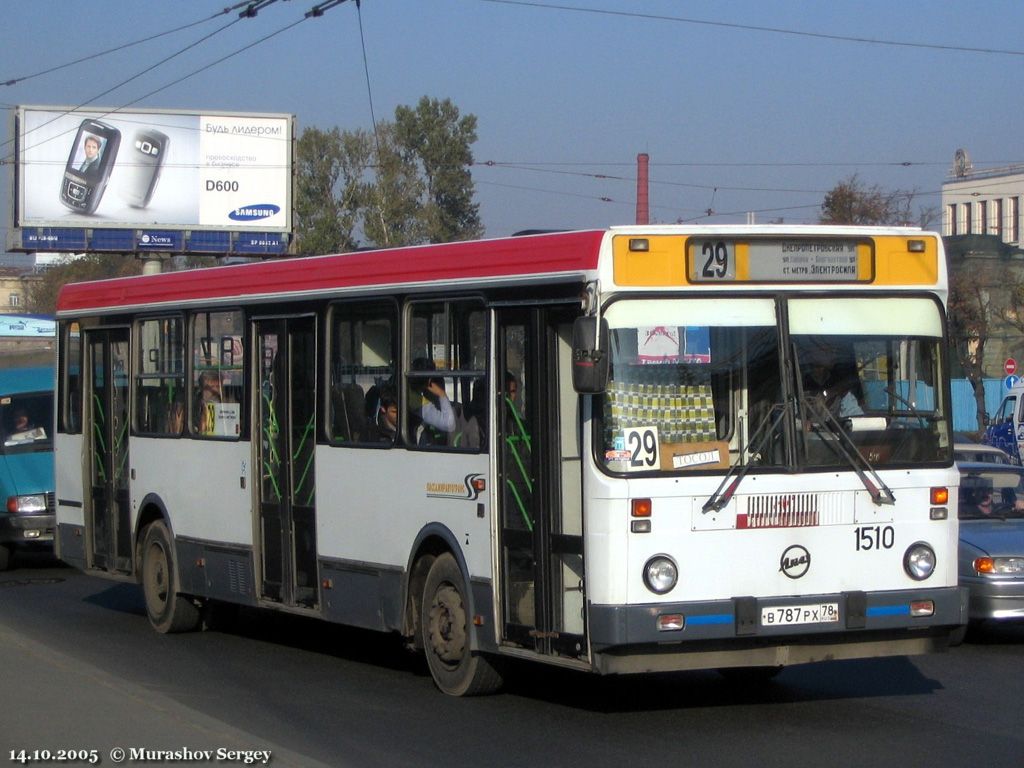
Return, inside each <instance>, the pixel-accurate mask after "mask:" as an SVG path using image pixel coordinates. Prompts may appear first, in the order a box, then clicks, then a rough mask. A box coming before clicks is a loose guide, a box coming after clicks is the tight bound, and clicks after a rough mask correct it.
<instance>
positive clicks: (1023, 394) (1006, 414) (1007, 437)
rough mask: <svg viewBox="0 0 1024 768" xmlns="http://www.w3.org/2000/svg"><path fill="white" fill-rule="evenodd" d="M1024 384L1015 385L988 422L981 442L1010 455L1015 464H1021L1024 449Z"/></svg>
mask: <svg viewBox="0 0 1024 768" xmlns="http://www.w3.org/2000/svg"><path fill="white" fill-rule="evenodd" d="M1022 420H1024V383H1019V384H1014V385H1013V386H1012V387H1011V388H1010V391H1009V392H1008V393H1007V394H1006V396H1005V397H1004V398H1003V402H1001V403H1000V404H999V409H998V410H997V411H996V412H995V415H994V416H992V418H990V419H989V420H988V426H987V427H986V429H985V434H984V436H983V437H982V438H981V442H983V443H985V444H986V445H994V446H995V447H996V448H1001V449H1003V450H1004V451H1006V452H1007V453H1008V454H1010V459H1011V460H1012V461H1013V463H1014V464H1020V463H1021V458H1022V456H1021V453H1022V452H1021V448H1022V447H1024V423H1022Z"/></svg>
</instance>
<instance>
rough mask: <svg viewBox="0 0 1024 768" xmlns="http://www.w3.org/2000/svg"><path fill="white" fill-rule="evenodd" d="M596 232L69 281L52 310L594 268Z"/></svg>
mask: <svg viewBox="0 0 1024 768" xmlns="http://www.w3.org/2000/svg"><path fill="white" fill-rule="evenodd" d="M604 235H605V232H604V231H586V232H564V233H556V234H549V235H535V236H528V237H510V238H503V239H495V240H482V241H476V242H465V243H446V244H443V245H425V246H414V247H410V248H393V249H386V250H379V251H356V252H353V253H342V254H335V255H331V256H314V257H293V258H286V259H280V260H275V261H267V262H260V263H255V264H238V265H233V266H226V267H211V268H209V269H203V270H186V271H183V272H170V273H166V274H161V275H145V276H140V277H124V278H116V279H112V280H99V281H94V282H88V283H72V284H69V285H66V286H64V288H63V289H61V292H60V297H59V298H58V301H57V311H58V312H74V311H76V310H84V309H104V308H112V307H118V306H123V305H130V306H139V305H145V304H168V303H174V302H188V301H198V300H209V299H232V298H238V299H243V298H245V297H248V296H259V295H270V294H274V295H276V294H289V293H309V292H317V291H325V290H330V289H332V288H352V287H359V286H381V287H387V286H390V285H393V286H395V287H396V288H398V287H401V286H403V285H410V284H417V283H424V282H431V281H435V280H437V281H451V280H460V279H487V278H504V277H512V276H529V275H544V274H557V273H583V272H587V271H593V270H596V269H597V260H598V252H599V250H600V244H601V241H602V239H603V237H604Z"/></svg>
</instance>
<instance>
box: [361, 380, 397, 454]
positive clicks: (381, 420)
mask: <svg viewBox="0 0 1024 768" xmlns="http://www.w3.org/2000/svg"><path fill="white" fill-rule="evenodd" d="M375 400H376V406H375V407H376V413H375V416H374V418H373V419H370V420H369V421H368V422H367V424H366V427H365V429H364V430H363V435H362V440H363V442H366V443H392V444H393V443H396V442H400V441H401V438H400V437H399V434H398V398H397V397H396V395H395V392H394V390H392V389H390V388H385V389H382V390H380V396H379V397H375Z"/></svg>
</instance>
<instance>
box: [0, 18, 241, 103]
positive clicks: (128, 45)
mask: <svg viewBox="0 0 1024 768" xmlns="http://www.w3.org/2000/svg"><path fill="white" fill-rule="evenodd" d="M250 2H251V0H245V2H241V3H236V4H235V5H233V6H231V7H230V8H224V9H223V10H221V11H217V13H215V14H213V15H212V16H206V17H204V18H202V19H198V20H197V21H192V22H189V23H188V24H183V25H182V26H180V27H175V28H174V29H168V30H166V31H165V32H158V33H157V34H155V35H149V36H148V37H142V38H139V39H138V40H133V41H132V42H130V43H123V44H121V45H118V46H115V47H113V48H108V49H106V50H104V51H98V52H97V53H91V54H89V55H88V56H82V57H81V58H78V59H75V60H74V61H68V62H65V63H64V64H57V65H56V66H53V67H50V68H49V69H44V70H41V71H39V72H34V73H33V74H31V75H24V76H22V77H15V78H11V79H10V80H5V81H3V82H0V85H16V84H18V83H23V82H25V81H26V80H32V79H34V78H37V77H42V76H43V75H49V74H52V73H53V72H59V71H60V70H62V69H67V68H68V67H73V66H75V65H76V64H82V63H84V62H86V61H92V60H93V59H99V58H102V57H103V56H107V55H109V54H111V53H117V52H118V51H123V50H126V49H128V48H132V47H134V46H136V45H141V44H142V43H148V42H150V41H152V40H158V39H159V38H161V37H166V36H167V35H173V34H174V33H175V32H181V31H183V30H186V29H191V28H192V27H195V26H198V25H200V24H205V23H206V22H208V21H212V20H213V19H216V18H217V17H218V16H223V15H225V14H228V13H231V12H232V11H233V10H235V9H236V8H241V7H242V6H243V5H249V3H250Z"/></svg>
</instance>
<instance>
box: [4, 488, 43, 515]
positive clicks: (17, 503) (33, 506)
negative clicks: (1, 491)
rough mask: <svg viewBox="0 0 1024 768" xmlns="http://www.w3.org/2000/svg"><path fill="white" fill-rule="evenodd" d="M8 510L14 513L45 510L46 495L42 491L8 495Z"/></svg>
mask: <svg viewBox="0 0 1024 768" xmlns="http://www.w3.org/2000/svg"><path fill="white" fill-rule="evenodd" d="M7 511H8V512H10V513H11V514H12V515H13V514H17V513H18V512H45V511H46V496H45V495H44V494H41V493H34V494H31V495H29V496H8V497H7Z"/></svg>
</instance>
